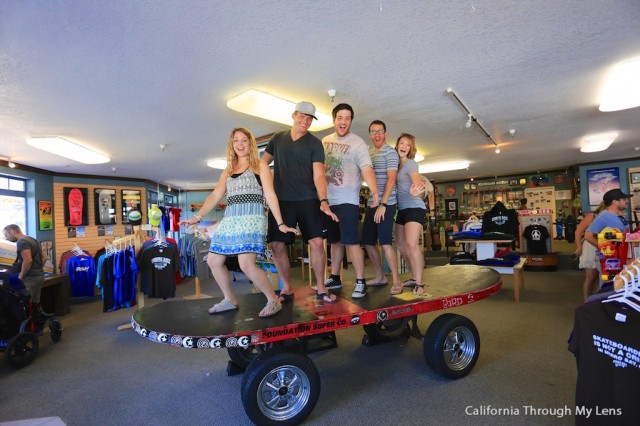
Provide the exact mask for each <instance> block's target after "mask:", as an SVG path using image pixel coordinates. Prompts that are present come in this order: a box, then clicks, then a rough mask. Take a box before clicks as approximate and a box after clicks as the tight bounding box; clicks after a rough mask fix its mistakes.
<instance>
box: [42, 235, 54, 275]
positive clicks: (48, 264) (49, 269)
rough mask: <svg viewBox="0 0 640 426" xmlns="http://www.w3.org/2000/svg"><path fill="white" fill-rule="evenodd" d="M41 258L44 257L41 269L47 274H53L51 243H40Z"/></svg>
mask: <svg viewBox="0 0 640 426" xmlns="http://www.w3.org/2000/svg"><path fill="white" fill-rule="evenodd" d="M40 248H41V250H42V256H43V257H44V259H43V260H44V261H43V266H42V269H43V270H44V272H45V273H47V274H52V273H53V269H54V266H53V241H40Z"/></svg>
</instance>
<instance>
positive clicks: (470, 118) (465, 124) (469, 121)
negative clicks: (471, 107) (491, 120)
mask: <svg viewBox="0 0 640 426" xmlns="http://www.w3.org/2000/svg"><path fill="white" fill-rule="evenodd" d="M472 119H473V115H471V114H469V119H468V120H467V122H466V123H464V127H466V128H467V129H468V128H470V127H471V121H472Z"/></svg>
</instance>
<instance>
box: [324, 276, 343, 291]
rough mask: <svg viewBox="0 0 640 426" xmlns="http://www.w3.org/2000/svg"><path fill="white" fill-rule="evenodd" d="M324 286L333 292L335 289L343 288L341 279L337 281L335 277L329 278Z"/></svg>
mask: <svg viewBox="0 0 640 426" xmlns="http://www.w3.org/2000/svg"><path fill="white" fill-rule="evenodd" d="M324 286H325V287H326V288H327V290H333V289H335V288H341V287H342V282H341V281H340V278H338V279H335V278H333V277H329V279H328V280H327V281H325V283H324Z"/></svg>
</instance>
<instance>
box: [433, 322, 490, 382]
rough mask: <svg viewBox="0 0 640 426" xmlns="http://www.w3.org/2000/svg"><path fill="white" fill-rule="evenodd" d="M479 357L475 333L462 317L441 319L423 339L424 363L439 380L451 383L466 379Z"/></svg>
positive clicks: (476, 332)
mask: <svg viewBox="0 0 640 426" xmlns="http://www.w3.org/2000/svg"><path fill="white" fill-rule="evenodd" d="M479 355H480V335H479V334H478V329H477V328H476V326H475V325H474V324H473V322H472V321H471V320H470V319H468V318H466V317H463V316H461V315H456V314H444V315H440V316H439V317H438V318H436V319H435V321H433V322H432V323H431V325H430V326H429V329H428V330H427V333H426V334H425V336H424V359H425V361H427V365H429V367H431V368H432V369H433V370H434V371H436V372H437V373H438V374H440V375H441V376H444V377H447V378H450V379H460V378H462V377H464V376H466V375H467V374H469V373H470V372H471V370H472V369H473V367H474V366H475V365H476V362H477V361H478V356H479Z"/></svg>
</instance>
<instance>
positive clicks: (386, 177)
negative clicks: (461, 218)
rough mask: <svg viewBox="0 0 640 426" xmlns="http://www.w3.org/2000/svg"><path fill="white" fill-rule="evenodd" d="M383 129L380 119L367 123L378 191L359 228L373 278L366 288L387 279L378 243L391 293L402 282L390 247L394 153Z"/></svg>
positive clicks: (399, 290)
mask: <svg viewBox="0 0 640 426" xmlns="http://www.w3.org/2000/svg"><path fill="white" fill-rule="evenodd" d="M386 135H387V126H386V125H385V124H384V122H382V121H380V120H374V121H372V122H371V124H369V139H370V140H371V143H372V144H373V147H372V148H371V150H370V154H371V162H372V164H373V171H374V174H375V177H376V183H377V185H378V190H379V191H381V192H382V195H381V196H380V204H378V206H376V207H373V200H369V203H368V205H367V209H366V213H365V216H364V223H363V225H362V241H361V242H362V244H363V245H364V248H365V250H366V251H367V254H368V255H369V259H371V263H373V267H374V269H375V272H376V275H375V277H374V278H373V280H372V282H370V283H369V284H368V285H370V286H377V285H386V284H387V279H386V277H385V274H384V271H383V270H382V262H381V259H380V254H379V253H378V249H377V247H376V243H377V242H378V241H379V242H380V246H381V247H382V251H383V253H384V255H385V258H386V259H387V264H388V265H389V269H390V270H391V277H392V280H393V286H392V287H391V294H400V293H402V283H401V282H400V276H399V275H398V257H397V256H396V251H395V250H394V248H393V245H392V243H393V225H394V220H393V218H394V217H395V215H396V210H397V200H396V176H397V175H398V161H399V160H398V153H397V152H396V150H395V149H393V148H392V147H391V146H390V145H388V144H387V139H386Z"/></svg>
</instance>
